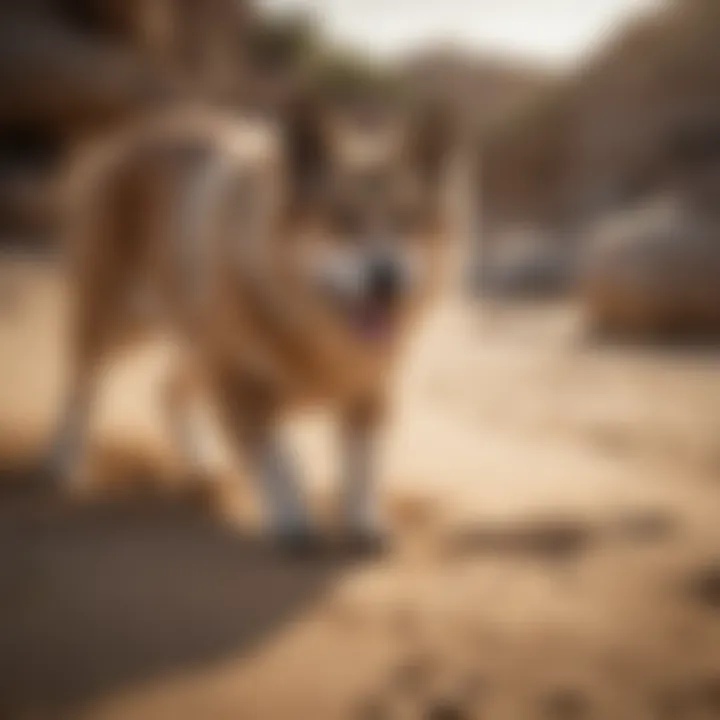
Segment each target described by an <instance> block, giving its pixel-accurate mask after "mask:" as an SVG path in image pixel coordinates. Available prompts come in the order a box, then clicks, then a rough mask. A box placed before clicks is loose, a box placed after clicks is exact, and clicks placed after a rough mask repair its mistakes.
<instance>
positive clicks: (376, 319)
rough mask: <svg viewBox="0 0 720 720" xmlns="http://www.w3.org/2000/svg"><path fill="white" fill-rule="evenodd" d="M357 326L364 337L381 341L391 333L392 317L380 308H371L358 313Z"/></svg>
mask: <svg viewBox="0 0 720 720" xmlns="http://www.w3.org/2000/svg"><path fill="white" fill-rule="evenodd" d="M357 325H358V329H359V331H360V334H361V335H362V336H363V337H365V338H367V339H368V340H372V341H381V340H384V339H385V338H386V337H387V336H388V335H389V333H390V316H389V314H388V313H387V311H385V310H383V309H382V308H380V307H377V306H369V307H366V308H363V310H362V311H361V312H360V313H358V318H357Z"/></svg>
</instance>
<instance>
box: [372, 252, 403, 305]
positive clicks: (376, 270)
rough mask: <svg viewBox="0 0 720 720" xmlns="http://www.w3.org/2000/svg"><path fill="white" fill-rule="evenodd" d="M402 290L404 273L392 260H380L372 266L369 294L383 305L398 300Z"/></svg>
mask: <svg viewBox="0 0 720 720" xmlns="http://www.w3.org/2000/svg"><path fill="white" fill-rule="evenodd" d="M401 290H402V273H401V272H400V268H399V267H398V265H397V263H395V262H393V261H392V260H378V261H376V262H375V263H373V265H372V266H371V267H370V272H369V275H368V294H369V295H370V297H371V298H372V299H373V300H375V301H377V302H379V303H382V304H383V305H390V304H392V303H393V302H394V301H395V300H397V298H398V296H399V295H400V291H401Z"/></svg>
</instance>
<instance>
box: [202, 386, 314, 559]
mask: <svg viewBox="0 0 720 720" xmlns="http://www.w3.org/2000/svg"><path fill="white" fill-rule="evenodd" d="M216 390H217V399H218V400H219V410H220V413H221V418H222V419H223V421H224V424H225V428H226V430H227V434H228V439H229V440H230V441H231V443H232V444H233V445H234V446H235V449H236V450H237V451H239V455H240V456H241V460H242V461H243V465H244V467H245V469H246V470H247V471H248V472H249V473H250V474H251V475H252V476H253V480H254V481H255V482H256V484H257V487H258V490H259V492H260V495H261V500H262V504H263V508H264V510H265V512H266V514H267V519H268V524H269V525H270V530H271V532H272V534H273V536H274V538H275V539H276V540H277V541H278V542H279V543H281V545H282V546H284V547H285V548H287V549H289V550H304V549H307V548H308V546H309V545H311V544H314V542H315V537H314V535H313V533H312V529H311V524H310V518H309V515H308V512H307V507H306V503H305V499H304V497H303V493H302V491H301V488H300V485H299V482H298V481H299V478H298V473H297V471H296V467H295V462H294V458H292V456H291V454H290V453H289V452H288V448H286V447H285V445H284V443H283V442H282V438H281V437H280V433H279V428H278V426H277V417H276V415H277V413H276V412H275V406H274V404H273V402H272V400H270V399H269V398H266V397H265V395H264V393H262V392H259V391H258V390H257V389H254V388H252V387H249V388H248V387H247V386H245V385H244V384H240V385H238V384H237V383H234V382H233V381H232V380H230V381H226V382H224V383H222V384H220V385H219V386H218V387H217V388H216Z"/></svg>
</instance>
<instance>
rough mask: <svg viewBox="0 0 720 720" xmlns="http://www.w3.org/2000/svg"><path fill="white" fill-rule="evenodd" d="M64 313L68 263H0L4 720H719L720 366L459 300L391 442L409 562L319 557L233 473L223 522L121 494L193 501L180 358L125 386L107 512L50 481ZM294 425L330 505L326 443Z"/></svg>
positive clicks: (433, 335) (146, 369) (112, 426)
mask: <svg viewBox="0 0 720 720" xmlns="http://www.w3.org/2000/svg"><path fill="white" fill-rule="evenodd" d="M62 307H63V296H62V289H61V287H60V284H59V281H58V280H57V277H56V276H55V273H54V272H53V271H52V270H51V269H47V268H42V267H40V266H38V265H37V264H32V263H27V264H19V265H18V264H16V263H9V262H5V263H4V264H3V265H2V266H0V348H1V350H0V448H2V455H3V470H2V478H3V480H4V482H3V487H4V488H5V489H4V491H3V492H2V494H0V717H2V718H5V717H8V718H46V717H63V718H92V719H93V720H105V719H108V720H110V719H115V718H117V719H125V718H133V719H138V718H139V719H142V718H148V719H153V720H155V719H158V718H172V719H173V720H175V719H182V718H188V719H192V720H195V719H196V718H209V719H211V720H212V719H214V718H228V719H232V720H237V719H240V718H241V719H243V720H244V719H246V718H248V719H253V718H269V719H273V718H278V719H280V718H282V719H285V718H288V719H293V720H295V719H297V718H310V719H312V720H316V719H324V718H368V719H370V718H385V717H389V718H422V717H428V718H438V719H440V718H456V717H475V718H481V717H482V718H497V719H498V720H504V719H505V718H507V719H508V720H509V719H510V718H515V719H517V720H524V718H535V717H537V718H558V720H560V719H561V718H568V719H570V718H608V719H612V720H615V719H620V718H627V719H628V720H641V719H642V718H653V719H654V718H657V719H658V720H661V719H665V718H668V719H669V718H698V719H699V718H716V717H720V528H719V527H718V523H717V514H718V510H720V482H718V475H719V474H720V357H718V356H717V355H713V354H710V353H704V354H702V353H699V352H695V353H687V352H686V353H681V352H679V351H676V352H668V351H666V352H662V353H660V352H657V351H656V352H648V351H639V350H638V351H632V352H631V351H627V350H625V351H622V350H618V349H615V350H610V349H593V348H592V347H590V346H589V345H588V344H587V343H584V342H583V341H582V339H581V338H580V336H579V334H578V332H577V323H576V318H574V317H573V313H572V311H571V310H570V309H568V308H566V307H555V308H543V309H533V310H529V309H527V308H508V307H499V308H491V307H487V306H486V307H482V308H471V307H468V306H465V305H462V304H461V303H458V302H457V301H447V302H446V303H445V304H444V305H443V306H442V307H441V308H440V309H439V311H438V313H437V314H436V316H435V317H434V318H433V319H432V320H431V322H430V323H429V324H428V328H427V331H426V332H425V334H424V335H423V337H421V338H420V339H419V341H418V347H417V351H416V353H415V355H414V357H413V359H412V362H411V363H409V364H408V367H407V369H406V371H405V372H404V373H403V377H402V382H401V387H400V389H399V393H398V395H399V397H398V412H397V418H396V422H395V423H394V429H393V432H392V437H390V438H388V444H387V456H386V463H385V467H386V476H387V477H386V484H385V488H386V505H387V507H388V512H389V514H390V516H391V518H392V520H393V525H394V527H395V529H396V531H397V534H398V543H397V547H396V550H395V551H394V552H393V553H392V554H390V555H389V556H388V557H386V558H384V559H383V560H382V561H379V562H374V563H364V564H357V563H353V562H351V561H350V560H349V559H348V558H343V557H341V556H337V555H333V554H328V555H327V556H325V557H322V558H317V559H314V560H312V561H308V562H305V563H301V564H298V563H292V562H290V561H288V560H283V559H281V558H278V557H276V556H275V555H273V553H272V552H270V551H269V550H268V548H266V547H265V546H264V545H263V543H262V542H260V541H258V540H257V539H256V538H254V536H253V535H252V534H249V533H248V532H247V530H246V528H245V525H244V523H243V521H242V518H245V517H246V515H247V514H248V513H246V505H247V503H246V498H247V492H246V491H240V490H238V487H239V485H240V483H239V481H238V480H237V479H236V478H226V479H227V480H228V488H229V490H228V491H227V497H225V498H224V504H223V505H222V509H223V510H224V511H225V512H224V513H223V515H222V517H217V516H216V515H217V513H216V514H211V513H208V512H206V511H202V510H200V509H198V508H197V507H193V506H191V505H190V504H188V503H178V502H170V501H169V500H168V499H167V497H165V499H163V497H161V496H162V495H163V494H162V493H156V495H157V496H156V497H155V498H154V499H153V500H152V501H150V500H145V501H144V502H140V501H138V500H137V499H130V498H124V497H121V496H122V493H120V494H118V493H117V492H113V493H109V492H107V490H108V489H110V488H112V489H113V490H117V489H118V486H120V488H121V489H122V487H124V486H125V485H127V484H130V483H133V484H137V483H138V482H143V483H145V484H148V485H152V486H155V485H162V486H163V487H164V489H165V491H166V492H165V496H167V495H173V493H172V489H173V487H174V483H176V481H177V477H176V473H175V471H174V467H175V466H174V464H173V459H172V457H171V456H170V455H169V452H168V449H167V440H166V438H165V437H164V434H163V431H162V423H161V422H160V416H159V412H158V408H157V406H156V404H155V403H154V393H153V387H154V382H153V378H154V377H156V376H157V373H158V372H160V370H161V368H162V355H163V352H162V348H151V349H149V350H148V351H147V352H144V353H142V354H140V355H139V356H138V357H136V358H133V359H131V360H128V362H127V363H125V364H124V365H123V367H121V368H118V370H117V371H116V372H114V373H113V376H112V378H111V379H110V380H109V381H108V389H107V393H106V396H105V398H104V401H103V406H102V408H101V411H100V418H99V423H98V429H97V437H96V447H97V448H98V449H99V450H98V465H97V467H98V488H99V491H98V493H97V498H96V499H95V500H93V501H92V502H90V501H88V502H85V503H83V504H71V503H69V502H67V501H62V500H59V499H57V498H55V499H53V498H51V497H50V496H48V495H47V494H46V493H43V492H41V491H39V490H33V489H32V487H31V486H33V483H32V482H31V481H32V480H37V479H38V478H37V477H36V476H35V477H33V476H32V474H28V473H27V472H25V470H24V469H23V468H24V466H25V465H26V461H27V460H28V458H31V457H32V456H33V454H35V453H37V451H38V448H39V447H40V446H41V444H42V442H43V438H44V436H45V434H46V433H47V430H48V428H49V427H50V425H51V422H52V416H53V412H54V407H55V405H56V403H57V398H58V397H59V393H60V386H61V378H62V350H61V343H60V338H61V337H62V315H63V310H62ZM295 434H296V441H297V443H298V447H299V448H300V452H301V454H302V455H303V457H304V459H305V462H306V465H307V467H308V469H309V471H310V472H309V478H308V482H309V484H310V485H311V486H312V487H313V489H314V496H315V497H316V499H317V506H318V509H319V510H320V511H322V510H323V509H324V508H326V507H327V506H328V505H329V504H330V498H331V496H332V493H331V489H332V485H331V483H330V479H331V476H332V469H333V468H332V463H331V459H332V453H331V452H330V446H329V443H328V434H329V433H328V428H326V427H325V426H324V425H323V423H322V421H321V420H318V421H315V420H307V421H304V422H303V423H302V424H300V425H299V426H298V427H297V428H296V429H295ZM218 467H219V468H220V470H219V472H221V473H223V477H225V471H224V470H223V468H224V464H223V458H222V456H221V455H219V460H218ZM176 495H177V493H176ZM176 499H177V498H176ZM249 514H251V513H249ZM238 517H240V518H241V519H240V520H238V519H237V518H238Z"/></svg>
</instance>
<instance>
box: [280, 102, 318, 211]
mask: <svg viewBox="0 0 720 720" xmlns="http://www.w3.org/2000/svg"><path fill="white" fill-rule="evenodd" d="M285 148H286V158H287V163H288V172H289V181H290V184H291V193H292V195H293V197H294V198H295V199H296V200H300V201H302V202H304V201H306V200H307V199H308V198H310V197H312V195H313V193H314V192H315V191H316V189H317V187H318V184H319V182H320V178H321V177H322V173H323V170H324V168H325V164H326V161H327V144H326V138H325V134H324V128H323V112H322V108H321V105H320V103H319V102H318V101H317V100H315V99H314V98H311V97H305V98H302V99H299V100H297V101H296V102H295V103H294V104H293V106H292V107H291V108H290V109H289V111H288V113H287V116H286V120H285Z"/></svg>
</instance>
